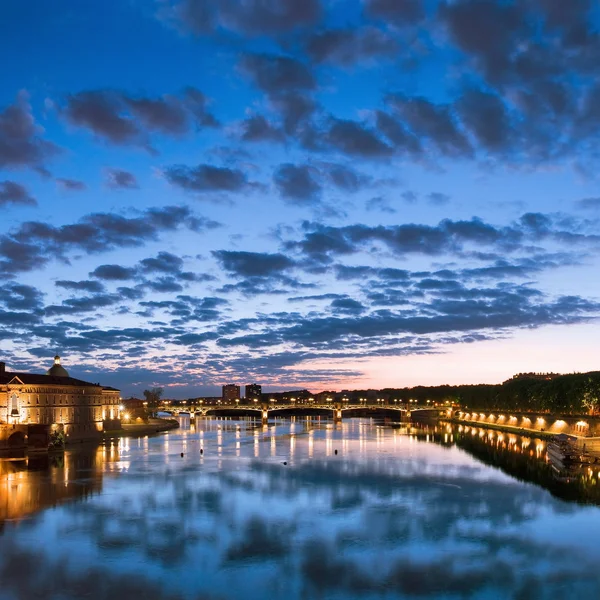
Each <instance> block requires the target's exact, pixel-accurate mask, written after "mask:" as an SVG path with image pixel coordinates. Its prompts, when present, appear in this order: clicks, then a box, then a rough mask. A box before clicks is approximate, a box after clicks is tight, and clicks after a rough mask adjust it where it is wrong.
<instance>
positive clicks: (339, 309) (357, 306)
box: [330, 298, 366, 315]
mask: <svg viewBox="0 0 600 600" xmlns="http://www.w3.org/2000/svg"><path fill="white" fill-rule="evenodd" d="M330 306H331V310H332V311H333V312H334V313H336V314H350V315H359V314H361V313H363V312H365V310H366V307H365V306H364V305H363V304H362V303H361V302H359V301H358V300H354V299H353V298H336V299H335V300H333V301H332V302H331V305H330Z"/></svg>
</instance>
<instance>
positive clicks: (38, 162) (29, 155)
mask: <svg viewBox="0 0 600 600" xmlns="http://www.w3.org/2000/svg"><path fill="white" fill-rule="evenodd" d="M42 133H43V130H42V128H41V127H40V126H39V125H37V123H36V122H35V119H34V117H33V115H32V113H31V106H30V105H29V96H28V94H27V93H26V92H21V93H19V95H18V96H17V99H16V101H15V103H14V104H10V105H9V106H7V107H6V108H4V110H0V168H18V167H36V168H43V166H44V164H45V163H46V161H47V160H48V159H50V158H52V157H54V156H55V155H56V154H58V153H59V152H60V149H59V148H58V146H56V145H55V144H53V143H52V142H49V141H47V140H45V139H43V137H42Z"/></svg>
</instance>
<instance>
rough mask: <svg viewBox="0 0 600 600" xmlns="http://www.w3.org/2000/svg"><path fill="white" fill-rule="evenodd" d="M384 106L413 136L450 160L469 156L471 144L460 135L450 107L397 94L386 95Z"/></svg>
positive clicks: (424, 99) (420, 98) (421, 98)
mask: <svg viewBox="0 0 600 600" xmlns="http://www.w3.org/2000/svg"><path fill="white" fill-rule="evenodd" d="M387 102H388V103H389V104H390V105H391V106H392V107H393V108H394V109H395V110H396V112H397V113H398V115H399V116H400V117H401V118H402V119H403V120H404V122H405V123H406V124H407V125H408V126H409V127H410V130H411V131H412V133H413V134H414V135H416V136H417V137H418V138H426V139H428V140H430V142H431V143H432V144H434V146H435V147H436V148H437V149H438V150H439V151H440V152H441V153H442V154H446V155H448V156H453V157H465V156H471V155H472V148H471V144H470V143H469V141H468V140H467V138H466V137H465V135H464V134H463V133H462V132H461V131H460V129H459V125H458V123H457V122H456V118H455V116H454V114H453V111H452V106H450V105H445V104H434V103H433V102H430V101H429V100H427V99H426V98H423V97H414V98H411V97H408V96H403V95H400V94H396V95H389V96H388V97H387Z"/></svg>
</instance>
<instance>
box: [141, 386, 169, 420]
mask: <svg viewBox="0 0 600 600" xmlns="http://www.w3.org/2000/svg"><path fill="white" fill-rule="evenodd" d="M163 391H164V390H163V388H161V387H153V388H151V389H149V390H144V398H146V402H148V412H149V413H150V414H151V415H154V413H155V412H156V409H157V408H158V405H159V403H160V399H161V396H162V395H163Z"/></svg>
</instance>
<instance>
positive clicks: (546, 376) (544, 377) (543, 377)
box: [509, 373, 560, 381]
mask: <svg viewBox="0 0 600 600" xmlns="http://www.w3.org/2000/svg"><path fill="white" fill-rule="evenodd" d="M557 377H560V373H517V374H516V375H513V376H512V379H509V381H513V380H515V379H535V380H537V381H550V380H551V379H556V378H557Z"/></svg>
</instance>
